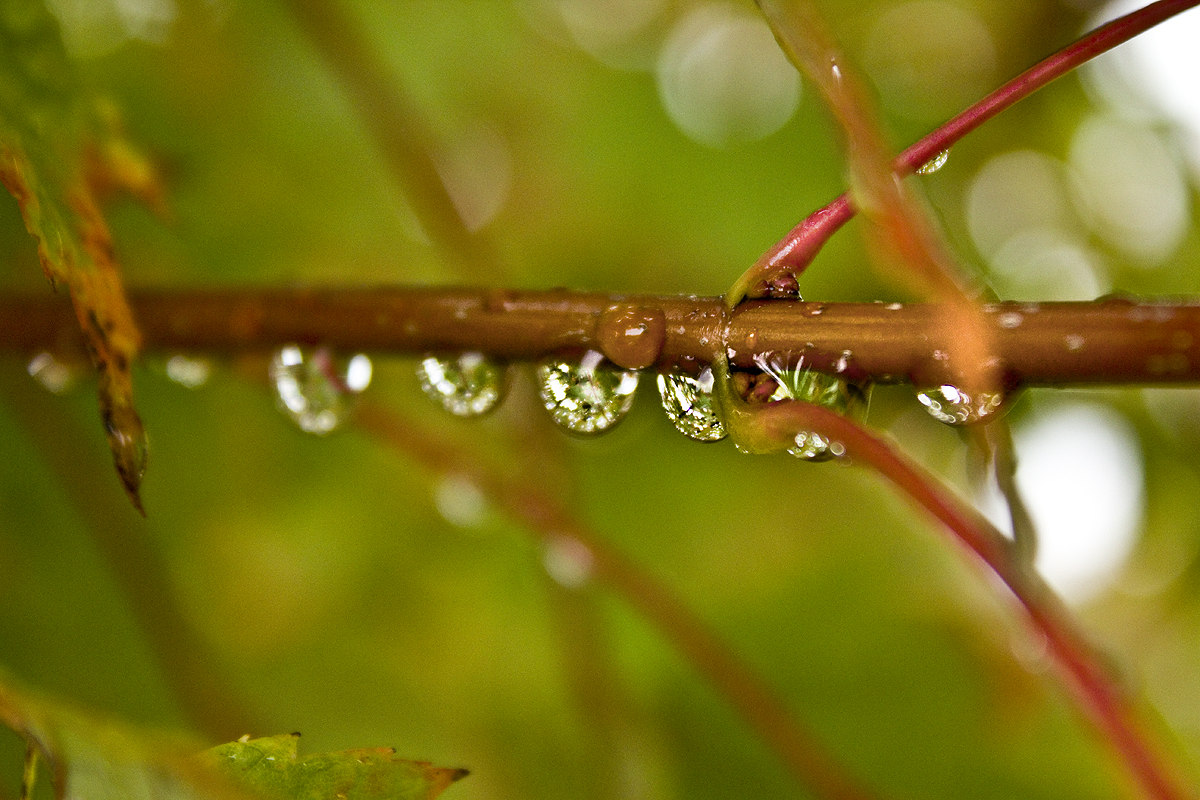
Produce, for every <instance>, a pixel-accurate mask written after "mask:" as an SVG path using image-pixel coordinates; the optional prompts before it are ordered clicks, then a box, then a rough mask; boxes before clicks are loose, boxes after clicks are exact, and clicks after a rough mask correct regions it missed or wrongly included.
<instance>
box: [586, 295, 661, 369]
mask: <svg viewBox="0 0 1200 800" xmlns="http://www.w3.org/2000/svg"><path fill="white" fill-rule="evenodd" d="M596 339H597V340H598V341H599V342H600V349H601V350H603V351H604V355H606V356H607V357H608V359H609V361H612V362H613V363H614V364H617V365H618V366H622V367H625V368H627V369H645V368H646V367H648V366H650V365H651V364H653V363H654V362H655V361H657V360H658V354H659V353H661V352H662V348H663V343H664V342H666V339H667V320H666V317H665V316H663V312H662V311H661V310H660V309H657V308H641V307H638V306H631V305H615V306H613V307H612V308H609V309H608V310H606V311H605V312H604V313H603V314H601V315H600V319H599V321H598V322H597V324H596Z"/></svg>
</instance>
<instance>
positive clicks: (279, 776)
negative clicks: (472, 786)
mask: <svg viewBox="0 0 1200 800" xmlns="http://www.w3.org/2000/svg"><path fill="white" fill-rule="evenodd" d="M299 741H300V735H299V734H295V733H293V734H283V735H280V736H269V737H266V738H262V739H248V738H242V739H240V740H238V741H236V742H230V743H229V744H223V745H220V746H218V747H214V748H213V749H212V750H209V751H207V752H206V753H205V756H206V757H207V759H209V760H210V763H212V764H213V765H215V766H216V768H217V770H218V772H220V773H221V774H223V775H225V776H226V777H228V778H230V779H232V780H233V781H235V782H236V783H238V784H239V785H241V786H244V787H246V788H247V789H250V790H252V791H256V792H260V793H261V794H263V795H265V796H267V797H272V798H275V797H277V798H291V799H292V800H333V798H338V800H432V798H435V797H437V796H438V795H439V794H441V793H442V791H443V790H444V789H445V788H446V787H447V786H449V785H450V784H451V783H453V782H454V781H456V780H458V779H459V778H461V777H463V776H464V775H466V774H467V773H466V770H462V769H445V768H442V767H434V766H433V765H431V764H430V763H429V762H427V761H409V760H407V759H402V758H397V757H396V753H395V751H394V750H392V749H391V748H382V747H381V748H372V749H364V750H343V751H340V752H336V753H317V754H314V755H310V756H304V757H303V758H299V757H298V756H297V745H298V743H299Z"/></svg>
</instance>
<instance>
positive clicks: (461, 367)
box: [417, 351, 508, 417]
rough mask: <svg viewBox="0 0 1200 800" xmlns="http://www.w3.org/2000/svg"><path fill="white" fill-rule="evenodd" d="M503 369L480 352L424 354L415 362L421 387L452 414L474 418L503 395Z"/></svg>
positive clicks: (504, 375) (504, 383)
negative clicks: (454, 354)
mask: <svg viewBox="0 0 1200 800" xmlns="http://www.w3.org/2000/svg"><path fill="white" fill-rule="evenodd" d="M507 373H508V371H507V369H506V368H505V366H504V365H502V364H498V363H497V362H495V361H492V360H491V359H490V358H488V357H487V356H485V355H484V354H483V353H478V352H475V351H468V352H466V353H460V354H458V355H456V356H435V355H427V356H425V357H424V358H423V359H421V361H420V363H418V364H417V380H419V381H420V382H421V390H422V391H424V392H425V394H427V395H428V396H429V397H430V398H432V399H433V400H435V401H436V402H438V403H440V404H441V406H442V408H444V409H446V410H447V411H449V412H450V413H451V414H453V415H455V416H456V417H478V416H480V415H481V414H486V413H488V412H489V411H491V410H492V409H493V408H495V407H496V405H497V404H498V403H499V402H500V400H501V398H503V397H504V391H505V388H506V384H507Z"/></svg>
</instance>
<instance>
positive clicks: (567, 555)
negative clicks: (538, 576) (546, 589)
mask: <svg viewBox="0 0 1200 800" xmlns="http://www.w3.org/2000/svg"><path fill="white" fill-rule="evenodd" d="M542 566H543V567H545V569H546V573H547V574H548V575H549V576H550V577H551V578H553V579H554V581H555V582H556V583H558V584H559V585H560V586H563V587H566V588H567V589H581V588H583V587H584V586H585V585H587V583H588V581H590V580H591V579H592V572H594V571H595V566H596V557H595V556H594V555H592V551H591V549H589V548H588V546H587V545H586V544H584V543H583V542H581V541H579V540H578V539H576V538H575V537H574V536H562V535H559V534H552V535H550V536H547V537H546V540H545V542H544V543H543V545H542Z"/></svg>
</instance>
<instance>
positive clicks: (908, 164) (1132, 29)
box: [737, 0, 1200, 288]
mask: <svg viewBox="0 0 1200 800" xmlns="http://www.w3.org/2000/svg"><path fill="white" fill-rule="evenodd" d="M1196 5H1200V0H1158V2H1156V3H1151V4H1150V5H1148V6H1146V7H1144V8H1140V9H1138V10H1137V11H1133V12H1131V13H1129V14H1126V15H1125V16H1123V17H1120V18H1118V19H1115V20H1113V21H1112V22H1110V23H1108V24H1107V25H1103V26H1101V27H1099V28H1097V29H1096V30H1094V31H1092V32H1090V33H1088V34H1087V35H1085V36H1083V37H1082V38H1080V39H1079V40H1078V41H1076V42H1074V43H1073V44H1070V45H1068V46H1067V47H1065V48H1063V49H1062V50H1059V51H1058V52H1057V53H1055V54H1054V55H1052V56H1050V57H1049V58H1046V59H1045V60H1044V61H1041V62H1040V63H1038V64H1037V65H1035V66H1033V67H1030V68H1029V69H1027V70H1025V71H1024V72H1022V73H1021V74H1020V75H1018V76H1017V77H1015V78H1013V79H1012V80H1010V81H1009V82H1008V83H1006V84H1004V85H1003V86H1001V87H1000V88H999V89H996V90H995V91H994V92H992V93H991V94H989V95H988V96H987V97H985V98H983V99H982V100H980V101H979V102H977V103H975V104H974V105H972V106H971V107H970V108H968V109H966V110H965V111H963V112H962V113H961V114H959V115H958V116H956V117H954V118H952V119H951V120H950V121H949V122H947V123H945V124H944V125H942V126H940V127H939V128H938V129H937V130H935V131H933V132H932V133H930V134H929V135H928V136H925V137H924V138H922V139H921V140H920V141H918V142H916V143H915V144H913V145H911V146H910V147H908V148H907V149H906V150H904V152H902V153H900V155H899V156H898V157H897V158H896V160H895V163H894V165H893V166H894V168H895V171H896V173H897V174H899V175H909V174H911V173H912V172H913V171H914V170H916V169H917V168H918V167H920V166H921V165H922V164H924V163H926V162H928V161H929V160H930V159H931V158H933V157H934V156H936V155H937V154H938V153H940V152H942V151H943V150H946V149H949V147H950V146H951V145H953V144H954V143H955V142H958V141H959V140H960V139H962V138H963V137H964V136H966V135H967V134H968V133H970V132H971V131H973V130H975V129H976V128H978V127H979V126H980V125H982V124H983V123H984V122H987V121H988V120H989V119H991V118H992V117H994V116H996V115H997V114H999V113H1000V112H1001V111H1004V110H1005V109H1007V108H1009V107H1010V106H1012V105H1013V104H1015V103H1016V102H1017V101H1018V100H1021V99H1023V98H1025V97H1028V96H1029V95H1031V94H1033V93H1034V92H1035V91H1037V90H1038V89H1040V88H1042V87H1043V86H1045V85H1047V84H1049V83H1050V82H1051V81H1053V80H1055V79H1056V78H1060V77H1062V76H1063V75H1065V74H1066V73H1068V72H1070V71H1071V70H1073V69H1075V68H1076V67H1078V66H1080V65H1081V64H1084V63H1086V62H1088V61H1090V60H1091V59H1093V58H1095V57H1096V56H1098V55H1100V54H1101V53H1104V52H1107V51H1109V50H1111V49H1112V48H1114V47H1116V46H1117V45H1119V44H1122V43H1123V42H1127V41H1129V40H1130V39H1132V38H1134V37H1135V36H1137V35H1138V34H1141V33H1144V32H1145V31H1147V30H1149V29H1150V28H1153V27H1154V26H1155V25H1157V24H1159V23H1160V22H1163V21H1165V20H1167V19H1170V18H1171V17H1173V16H1175V15H1176V14H1179V13H1181V12H1183V11H1186V10H1188V9H1189V8H1193V7H1195V6H1196ZM855 213H856V211H855V209H854V207H853V206H851V205H850V197H849V195H847V194H842V195H840V196H839V197H838V198H837V199H835V200H833V201H832V202H831V203H829V204H828V205H826V206H824V207H822V208H820V209H817V210H816V211H814V212H813V213H812V214H810V215H809V216H808V217H807V218H805V219H804V220H803V221H802V222H801V223H800V224H799V225H797V226H796V227H795V228H792V230H790V231H789V232H788V234H787V235H786V236H784V237H783V239H781V240H780V241H779V242H778V243H776V244H775V245H774V246H773V247H771V249H770V250H768V251H767V252H766V253H765V254H763V256H762V257H761V258H759V259H758V261H757V262H755V265H754V266H753V267H751V268H750V270H749V271H748V272H747V276H749V275H750V274H751V273H754V275H755V279H756V280H757V279H761V278H763V277H764V273H767V272H770V273H773V272H777V271H779V270H783V269H790V270H792V271H793V272H795V273H796V274H799V273H801V272H803V271H804V269H806V268H807V267H808V265H809V264H810V263H811V262H812V260H813V258H814V257H815V256H816V255H817V252H818V251H820V249H821V247H823V246H824V244H825V242H826V241H828V239H829V238H830V237H831V236H833V234H834V233H836V232H837V230H838V229H839V228H841V227H842V225H845V224H846V223H847V222H848V221H849V220H850V219H852V218H853V217H854V215H855ZM746 282H747V281H746V278H745V277H743V279H741V280H739V282H738V284H737V285H738V286H744V285H745V283H746ZM746 288H748V287H746Z"/></svg>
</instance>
